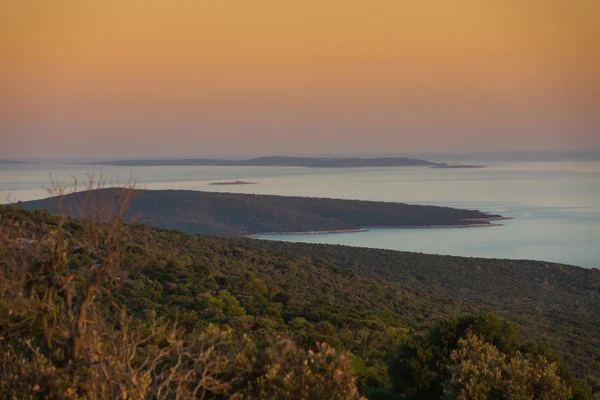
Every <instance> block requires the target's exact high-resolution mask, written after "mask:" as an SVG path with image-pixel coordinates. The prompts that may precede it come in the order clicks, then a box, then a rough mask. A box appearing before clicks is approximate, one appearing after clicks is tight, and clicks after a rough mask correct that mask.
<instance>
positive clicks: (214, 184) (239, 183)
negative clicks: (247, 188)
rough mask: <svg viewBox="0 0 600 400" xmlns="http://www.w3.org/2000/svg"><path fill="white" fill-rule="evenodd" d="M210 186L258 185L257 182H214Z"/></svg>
mask: <svg viewBox="0 0 600 400" xmlns="http://www.w3.org/2000/svg"><path fill="white" fill-rule="evenodd" d="M209 185H212V186H230V185H256V182H248V181H233V182H213V183H209Z"/></svg>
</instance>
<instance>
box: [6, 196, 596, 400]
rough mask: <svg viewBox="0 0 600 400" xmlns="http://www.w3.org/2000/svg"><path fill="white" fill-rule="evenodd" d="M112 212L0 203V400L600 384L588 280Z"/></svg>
mask: <svg viewBox="0 0 600 400" xmlns="http://www.w3.org/2000/svg"><path fill="white" fill-rule="evenodd" d="M104 211H105V212H106V213H112V212H113V211H114V208H110V209H105V210H104ZM121 215H122V214H121V213H120V212H119V213H116V216H115V217H113V218H101V219H102V220H103V221H108V223H102V224H100V223H90V222H87V221H84V220H78V219H71V218H67V219H63V218H60V217H59V218H57V217H54V216H52V215H51V214H50V213H49V212H47V211H35V212H27V211H24V210H20V209H17V208H14V207H6V206H4V207H0V221H1V224H0V225H1V226H2V229H1V230H0V232H1V235H0V244H1V247H0V272H1V274H0V357H1V358H2V360H1V361H0V397H3V398H22V397H30V398H94V397H95V398H115V397H121V398H176V397H177V396H179V398H193V397H195V396H197V397H200V396H205V397H208V398H219V397H223V398H229V397H232V396H238V397H240V398H279V399H287V398H304V399H320V398H339V399H350V398H358V397H359V394H358V391H360V392H361V393H362V394H363V395H366V396H367V397H368V398H371V399H393V398H398V399H402V398H415V399H417V398H421V399H423V398H426V399H437V398H440V397H445V398H464V399H468V398H469V399H470V398H482V399H483V398H523V399H529V398H531V399H533V398H548V399H568V398H593V396H594V395H593V391H594V390H595V391H598V390H600V387H598V385H599V383H600V382H598V380H597V376H598V372H599V370H600V367H599V364H600V358H599V357H600V351H599V349H598V343H597V339H596V338H597V337H598V336H599V335H598V331H597V329H598V320H597V315H598V314H597V311H598V309H597V308H598V303H599V300H598V296H599V293H600V290H599V286H598V281H599V280H598V271H597V270H583V269H580V268H576V267H568V266H558V265H550V264H548V265H546V264H545V263H537V262H525V261H523V262H519V261H510V260H502V261H500V260H483V259H468V258H458V257H441V256H425V255H421V254H414V253H400V252H387V251H380V250H367V249H350V248H345V247H341V246H313V245H291V244H285V243H265V242H261V241H256V240H250V239H239V238H238V239H226V238H218V237H210V236H190V235H185V234H182V233H179V232H175V231H166V230H160V229H156V228H152V227H149V226H145V225H141V224H133V225H128V224H125V223H124V222H123V221H122V220H121V218H120V217H121ZM441 270H445V271H446V273H445V274H443V273H440V271H441ZM520 270H522V271H521V272H519V271H520ZM464 274H467V275H468V276H469V277H470V279H471V280H468V281H465V283H463V284H461V283H460V281H461V279H463V280H464V279H466V275H464ZM563 274H564V276H563ZM538 279H541V280H539V281H536V280H538ZM544 279H545V282H544ZM484 282H485V284H484ZM507 284H508V286H509V287H504V288H503V286H505V285H507ZM536 285H541V286H542V287H544V289H543V292H538V291H535V290H534V289H535V288H536ZM463 289H465V290H463ZM521 290H524V291H523V292H521ZM532 290H534V291H532ZM541 293H544V295H543V296H541V297H538V296H540V294H541ZM536 299H539V300H536ZM536 301H537V303H536ZM540 302H541V303H540ZM571 303H572V304H571ZM540 305H541V306H543V307H547V308H548V309H550V307H554V308H552V310H553V312H552V313H548V312H547V311H546V310H545V309H540V310H537V309H531V310H529V308H530V307H537V308H540V307H539V306H540ZM491 310H497V311H498V312H499V313H498V314H493V313H490V311H491ZM515 322H519V325H520V327H519V326H518V325H517V324H515ZM567 323H573V326H572V327H571V328H570V329H567ZM538 343H539V344H538ZM549 344H552V345H556V344H558V345H559V346H558V347H556V349H557V350H558V352H555V351H553V350H551V348H550V346H549ZM571 353H572V354H571ZM562 358H564V359H565V360H566V362H564V361H561V360H562Z"/></svg>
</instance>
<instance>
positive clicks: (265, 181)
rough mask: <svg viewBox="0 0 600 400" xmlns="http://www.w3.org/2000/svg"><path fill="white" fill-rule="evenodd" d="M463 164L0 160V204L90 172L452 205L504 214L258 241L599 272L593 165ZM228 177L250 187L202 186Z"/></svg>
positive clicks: (169, 184) (599, 216)
mask: <svg viewBox="0 0 600 400" xmlns="http://www.w3.org/2000/svg"><path fill="white" fill-rule="evenodd" d="M458 161H459V162H460V160H458ZM468 163H469V164H479V165H484V168H469V169H462V168H448V169H442V168H428V167H395V168H336V169H333V168H332V169H323V168H296V167H184V166H177V167H164V166H145V167H130V166H102V167H99V166H95V165H89V164H73V163H69V162H64V161H61V162H58V161H46V162H38V163H25V164H0V203H4V204H5V203H9V202H16V201H26V200H34V199H40V198H44V197H47V196H48V189H49V188H51V187H52V181H54V182H57V183H59V184H60V185H63V186H66V187H70V186H72V185H73V182H74V181H75V180H77V181H78V182H79V187H80V188H81V184H82V183H85V182H87V180H88V179H89V176H93V177H94V179H95V180H96V181H98V180H100V179H106V180H107V182H109V183H111V182H112V184H117V183H123V182H127V181H128V180H130V179H131V180H134V181H136V183H137V186H138V187H140V188H145V189H187V190H204V191H215V192H216V191H218V192H234V193H256V194H275V195H284V196H310V197H329V198H339V199H360V200H374V201H389V202H404V203H410V204H428V205H439V206H450V207H457V208H466V209H477V210H481V211H485V212H489V213H494V214H501V215H503V216H505V217H509V218H512V219H509V220H503V221H499V222H500V223H501V226H493V227H483V228H481V227H472V228H431V229H428V228H423V229H414V228H413V229H369V230H368V231H366V232H358V233H331V234H302V235H263V236H258V238H259V239H261V240H285V241H291V242H308V243H326V244H337V245H348V246H361V247H372V248H381V249H392V250H402V251H412V252H422V253H432V254H444V255H456V256H467V257H488V258H510V259H528V260H544V261H548V262H555V263H562V264H571V265H577V266H581V267H585V268H600V161H555V162H547V161H535V162H523V161H511V160H508V161H501V160H498V161H493V162H490V161H487V162H486V161H479V162H478V161H476V160H468ZM234 180H243V181H253V182H256V184H254V185H239V186H211V185H210V183H214V182H223V181H234Z"/></svg>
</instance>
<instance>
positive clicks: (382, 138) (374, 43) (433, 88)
mask: <svg viewBox="0 0 600 400" xmlns="http://www.w3.org/2000/svg"><path fill="white" fill-rule="evenodd" d="M590 148H600V1H597V0H453V1H451V0H438V1H436V0H393V1H392V0H389V1H388V0H368V1H366V0H362V1H358V0H344V1H340V0H221V1H205V0H194V1H192V0H145V1H142V0H118V1H117V0H114V1H113V0H105V1H87V0H73V1H58V0H57V1H54V0H39V1H29V0H14V1H2V2H1V3H0V157H3V158H20V157H46V158H47V157H68V156H71V157H100V158H102V157H107V158H108V157H111V158H112V157H151V156H162V157H166V156H173V157H178V156H223V155H231V156H235V155H239V156H243V155H272V154H281V155H295V154H324V153H331V154H377V153H386V154H390V153H397V154H409V153H414V152H444V151H448V152H453V151H471V150H473V151H476V150H485V151H493V150H513V149H519V150H557V149H590Z"/></svg>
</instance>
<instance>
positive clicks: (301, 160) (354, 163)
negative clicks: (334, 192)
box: [95, 157, 437, 168]
mask: <svg viewBox="0 0 600 400" xmlns="http://www.w3.org/2000/svg"><path fill="white" fill-rule="evenodd" d="M95 164H100V165H128V166H141V165H153V166H157V165H160V166H167V165H184V166H192V165H194V166H197V165H204V166H233V167H248V166H252V167H257V166H262V167H310V168H356V167H404V166H433V165H437V164H435V163H433V162H430V161H425V160H419V159H415V158H406V157H376V158H358V157H352V158H318V157H259V158H251V159H248V160H223V159H210V158H204V159H202V158H200V159H198V158H196V159H175V160H120V161H103V162H99V163H95Z"/></svg>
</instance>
